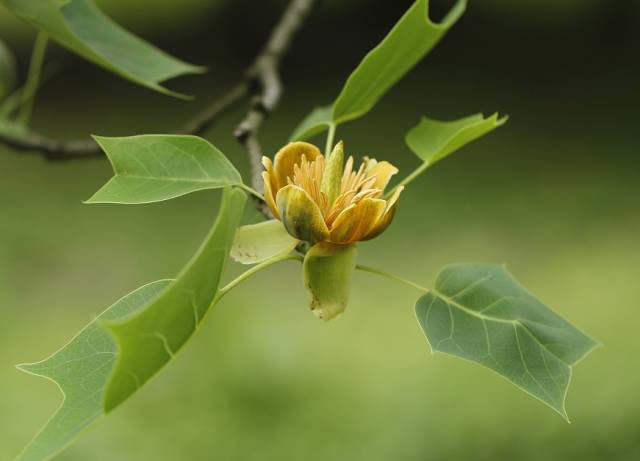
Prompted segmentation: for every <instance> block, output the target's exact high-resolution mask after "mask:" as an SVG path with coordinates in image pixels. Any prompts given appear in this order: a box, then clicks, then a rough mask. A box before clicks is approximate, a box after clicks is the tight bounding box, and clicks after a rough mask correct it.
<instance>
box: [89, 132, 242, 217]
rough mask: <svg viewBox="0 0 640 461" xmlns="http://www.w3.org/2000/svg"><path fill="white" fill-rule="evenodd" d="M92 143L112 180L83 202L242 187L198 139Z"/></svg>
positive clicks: (222, 158)
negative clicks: (102, 154) (103, 156)
mask: <svg viewBox="0 0 640 461" xmlns="http://www.w3.org/2000/svg"><path fill="white" fill-rule="evenodd" d="M95 139H96V141H97V142H98V144H100V146H101V147H102V149H103V150H104V151H105V153H106V154H107V157H109V160H110V161H111V165H112V166H113V171H114V173H115V175H114V177H113V178H111V179H110V180H109V182H107V183H106V184H105V185H104V186H103V187H102V188H101V189H100V190H99V191H98V192H96V193H95V194H94V195H93V197H91V198H90V199H89V200H87V203H124V204H140V203H150V202H158V201H161V200H168V199H171V198H175V197H179V196H181V195H185V194H188V193H190V192H195V191H199V190H204V189H217V188H221V187H225V186H232V185H240V184H242V178H241V177H240V173H238V171H237V170H236V169H235V167H234V166H233V165H232V164H231V162H229V160H228V159H227V158H226V157H225V156H224V154H223V153H222V152H220V151H219V150H218V149H217V148H216V147H215V146H213V145H212V144H210V143H209V142H208V141H206V140H205V139H202V138H199V137H197V136H186V135H142V136H130V137H125V138H106V137H95Z"/></svg>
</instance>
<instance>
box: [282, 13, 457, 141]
mask: <svg viewBox="0 0 640 461" xmlns="http://www.w3.org/2000/svg"><path fill="white" fill-rule="evenodd" d="M466 6H467V0H457V2H456V3H455V5H454V6H453V7H452V8H451V10H450V11H449V13H448V14H447V15H446V16H445V17H444V19H443V20H442V21H441V22H439V23H436V22H434V21H432V20H431V19H430V17H429V0H416V1H415V2H414V3H413V5H412V6H411V7H410V8H409V9H408V10H407V12H406V13H405V14H404V15H403V16H402V18H400V19H399V20H398V22H397V23H396V25H395V26H394V27H393V29H391V31H390V32H389V33H388V34H387V36H386V37H385V38H384V39H383V40H382V41H381V42H380V43H379V44H378V46H376V47H375V48H374V49H373V50H371V51H370V52H369V53H368V54H367V55H366V56H365V57H364V59H363V60H362V61H361V62H360V64H359V65H358V67H357V68H356V69H355V70H354V71H353V72H352V73H351V75H350V76H349V78H348V79H347V81H346V83H345V85H344V87H343V88H342V91H341V92H340V94H339V95H338V98H337V99H336V100H335V102H334V103H333V104H332V105H331V106H330V107H331V109H329V108H328V107H322V108H316V109H314V111H313V112H311V113H310V114H309V115H308V116H307V117H306V118H305V119H304V120H303V122H302V123H301V125H300V126H299V127H298V128H297V129H296V130H295V132H294V134H293V135H292V136H291V138H292V139H293V140H302V139H307V138H309V137H311V136H313V135H314V134H318V133H321V132H322V131H324V130H326V129H328V128H329V126H331V125H332V124H334V125H338V124H340V123H343V122H347V121H349V120H353V119H356V118H358V117H362V116H363V115H365V114H366V113H367V112H369V111H370V110H371V109H372V108H373V107H374V106H375V105H376V103H377V102H378V101H379V100H380V98H381V97H382V96H383V95H384V94H385V93H386V92H387V91H388V90H389V89H390V88H391V87H393V86H394V85H395V84H396V83H397V82H398V81H399V80H400V79H401V78H402V77H404V76H405V75H406V74H407V73H408V72H409V71H410V70H411V69H412V68H413V67H414V66H415V65H416V64H417V63H418V62H420V60H422V58H424V57H425V56H426V55H427V53H429V51H431V50H432V49H433V48H434V47H435V46H436V45H437V44H438V42H439V41H440V40H441V39H442V38H443V37H444V35H445V34H446V33H447V31H448V30H449V29H450V28H451V26H453V25H454V24H455V23H456V21H457V20H458V19H459V18H460V16H462V14H463V13H464V11H465V9H466Z"/></svg>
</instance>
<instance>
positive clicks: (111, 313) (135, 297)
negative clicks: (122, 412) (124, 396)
mask: <svg viewBox="0 0 640 461" xmlns="http://www.w3.org/2000/svg"><path fill="white" fill-rule="evenodd" d="M169 282H170V281H169V280H161V281H158V282H154V283H150V284H149V285H145V286H143V287H142V288H139V289H137V290H136V291H134V292H132V293H130V294H128V295H127V296H125V297H124V298H122V299H120V300H119V301H118V302H116V303H115V304H114V305H113V306H111V307H109V308H108V309H107V310H106V311H104V312H103V313H102V314H101V315H100V316H99V317H98V318H97V319H96V320H94V321H93V322H91V323H90V324H89V325H87V326H86V327H85V328H84V329H83V330H82V331H81V332H80V333H79V334H78V335H77V336H76V337H75V338H73V339H72V340H71V341H70V342H69V343H68V344H67V345H66V346H64V347H63V348H62V349H60V350H59V351H58V352H56V353H55V354H53V355H52V356H51V357H49V358H48V359H45V360H43V361H42V362H37V363H30V364H22V365H18V368H19V369H20V370H23V371H25V372H27V373H30V374H33V375H36V376H42V377H43V378H47V379H50V380H51V381H53V382H55V383H56V384H57V385H58V387H59V388H60V391H61V392H62V394H63V395H64V400H63V402H62V405H61V406H60V408H59V409H58V410H57V411H56V413H55V414H54V415H53V416H52V417H51V419H49V421H48V422H47V423H46V425H45V426H44V427H43V428H42V430H41V431H40V432H39V433H38V435H36V437H35V438H34V439H33V440H32V441H31V442H30V443H29V445H27V447H26V448H25V449H24V450H23V452H22V453H21V455H20V456H19V460H21V461H32V460H33V461H39V460H42V459H49V458H50V457H52V456H54V455H55V454H57V453H58V452H60V451H61V450H62V449H63V448H64V447H66V446H67V445H68V444H70V443H71V442H72V441H73V440H74V439H75V438H76V436H77V435H78V434H79V433H80V432H81V431H82V430H84V429H85V428H87V427H88V426H89V425H91V424H92V423H93V422H94V421H95V420H96V419H98V418H100V417H101V416H102V415H103V414H104V410H103V403H102V399H103V397H104V391H105V388H106V385H107V381H108V379H109V375H110V374H111V369H112V368H113V363H114V360H115V358H116V356H117V353H118V351H117V347H116V343H115V341H114V340H113V338H112V337H111V335H110V334H109V333H107V332H106V331H105V330H104V329H103V328H102V327H101V326H100V322H102V321H107V320H112V319H117V318H121V317H124V316H127V315H130V314H132V313H133V312H136V311H137V310H139V309H140V308H141V307H143V306H145V305H146V304H148V303H149V302H150V301H151V300H152V299H154V298H155V297H157V296H158V295H159V294H160V292H161V291H162V290H164V289H165V288H166V287H167V286H168V284H169Z"/></svg>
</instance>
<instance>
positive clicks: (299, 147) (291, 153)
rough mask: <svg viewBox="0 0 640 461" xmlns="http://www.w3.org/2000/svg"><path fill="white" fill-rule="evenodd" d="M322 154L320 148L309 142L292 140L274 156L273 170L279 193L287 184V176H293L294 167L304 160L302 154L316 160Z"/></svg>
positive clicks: (308, 158)
mask: <svg viewBox="0 0 640 461" xmlns="http://www.w3.org/2000/svg"><path fill="white" fill-rule="evenodd" d="M318 155H321V154H320V150H319V149H318V148H317V147H316V146H314V145H313V144H309V143H308V142H301V141H298V142H292V143H289V144H287V145H286V146H284V147H283V148H282V149H280V150H279V151H278V153H277V154H276V155H275V157H274V158H273V171H274V177H275V181H276V190H275V191H274V192H276V193H277V191H278V190H279V189H282V188H283V187H284V186H286V185H287V178H288V177H293V167H294V166H295V165H298V164H299V163H300V162H301V161H302V156H305V157H306V158H307V160H310V161H311V160H314V159H315V158H316V157H317V156H318Z"/></svg>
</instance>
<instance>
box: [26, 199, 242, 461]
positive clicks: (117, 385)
mask: <svg viewBox="0 0 640 461" xmlns="http://www.w3.org/2000/svg"><path fill="white" fill-rule="evenodd" d="M245 201H246V197H245V195H244V193H243V192H242V191H239V190H230V189H225V192H224V194H223V199H222V205H221V208H220V212H219V214H218V218H217V219H216V222H215V224H214V225H213V228H212V229H211V231H210V232H209V235H208V236H207V238H206V240H205V242H204V243H203V245H202V247H201V248H200V250H199V251H198V253H197V254H196V256H195V257H194V258H193V259H192V261H191V262H190V263H189V264H188V265H187V266H186V267H185V268H184V269H183V271H182V272H181V273H180V275H179V276H178V278H177V279H176V280H163V281H158V282H154V283H151V284H149V285H145V286H144V287H142V288H139V289H138V290H136V291H134V292H132V293H130V294H129V295H127V296H126V297H124V298H122V299H121V300H120V301H118V302H116V303H115V304H114V305H113V306H111V307H110V308H109V309H107V310H106V311H105V312H104V313H103V314H101V315H100V316H99V317H98V318H97V319H96V320H94V321H93V322H91V323H90V324H89V325H88V326H87V327H86V328H85V329H84V330H82V331H81V332H80V333H79V334H78V335H77V336H76V337H74V338H73V339H72V340H71V341H70V342H69V343H68V344H67V345H66V346H64V347H63V348H62V349H60V350H59V351H58V352H56V353H55V354H53V355H52V356H51V357H49V358H48V359H46V360H44V361H42V362H38V363H33V364H24V365H19V366H18V368H20V369H21V370H24V371H26V372H28V373H31V374H35V375H38V376H43V377H45V378H48V379H50V380H52V381H54V382H55V383H56V384H57V385H58V387H59V388H60V390H61V391H62V393H63V394H64V401H63V403H62V405H61V407H60V408H59V409H58V411H57V412H56V413H55V414H54V416H53V417H52V418H51V419H50V420H49V421H48V422H47V424H46V425H45V426H44V428H43V429H42V430H41V431H40V433H39V434H38V435H36V437H35V438H34V439H33V440H32V441H31V443H30V444H29V445H28V446H27V447H26V448H25V450H24V451H23V452H22V454H21V455H20V458H19V459H20V460H21V461H36V460H38V461H39V460H42V459H49V458H50V457H52V456H54V455H55V454H57V453H58V452H60V451H61V450H62V449H64V448H65V447H66V446H67V445H68V444H69V443H71V442H72V441H73V440H74V439H75V438H76V436H77V435H78V434H79V433H80V432H81V431H82V430H83V429H85V428H87V427H88V426H89V425H90V424H91V423H93V422H94V421H95V420H96V419H98V418H99V417H101V416H102V415H104V414H106V413H108V412H109V411H111V410H113V409H114V408H115V407H116V406H118V405H119V404H120V403H122V402H123V401H124V400H126V399H127V398H128V397H129V396H130V395H131V394H133V393H134V392H135V391H136V390H137V389H139V388H140V387H141V386H142V385H143V384H144V383H145V382H146V381H147V380H148V379H150V378H151V377H152V376H153V375H154V374H155V373H157V372H158V371H159V370H160V369H161V368H162V367H164V366H165V365H166V364H167V363H168V362H169V360H170V359H171V358H172V357H173V355H174V354H175V353H176V352H177V351H178V350H179V349H180V348H181V347H182V346H183V345H184V344H185V343H186V341H187V340H188V339H189V338H190V337H191V336H192V334H193V333H194V332H195V330H196V329H197V327H198V325H199V324H200V322H201V321H202V319H203V317H204V315H205V314H206V313H207V311H208V310H209V309H210V308H211V307H212V306H213V305H214V304H215V300H216V295H217V294H218V288H219V283H220V277H221V274H222V270H223V268H224V266H225V263H226V261H227V255H228V253H229V249H230V247H231V243H232V240H233V236H234V233H235V229H236V227H237V225H238V223H239V222H240V218H241V216H242V209H243V207H244V203H245Z"/></svg>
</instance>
